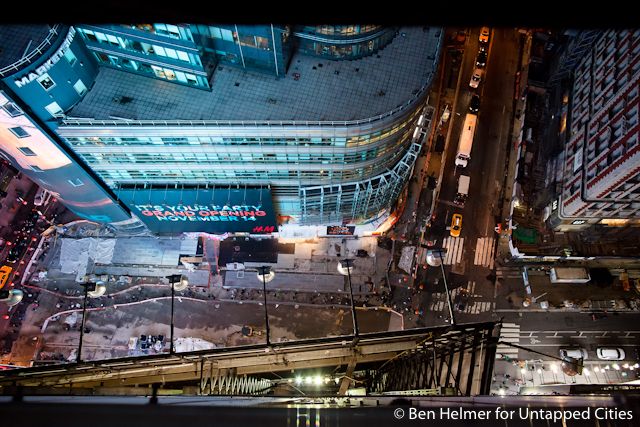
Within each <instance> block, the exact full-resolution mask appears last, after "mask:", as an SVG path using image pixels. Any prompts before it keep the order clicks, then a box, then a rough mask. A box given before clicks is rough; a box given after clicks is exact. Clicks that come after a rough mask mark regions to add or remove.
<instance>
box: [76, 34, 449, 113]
mask: <svg viewBox="0 0 640 427" xmlns="http://www.w3.org/2000/svg"><path fill="white" fill-rule="evenodd" d="M439 36H440V28H426V29H424V30H423V28H422V27H406V28H401V29H400V30H399V32H398V34H397V35H396V37H395V38H394V39H393V40H392V42H391V43H390V44H389V45H387V46H386V47H385V48H384V49H382V50H380V51H379V52H378V53H377V54H374V55H372V56H369V57H366V58H362V59H357V60H352V61H330V60H327V59H322V58H317V57H312V56H308V55H301V54H299V53H296V54H295V55H294V56H293V58H292V60H291V63H290V66H289V69H288V72H287V76H286V78H280V79H277V78H276V77H275V76H273V75H266V74H261V73H257V72H253V71H245V70H242V69H238V68H234V67H231V66H227V65H221V66H219V67H218V69H217V70H216V71H215V72H214V74H213V77H212V82H211V83H212V91H211V92H208V91H205V90H199V89H194V88H190V87H185V86H182V85H178V84H175V83H169V82H165V81H161V80H157V79H152V78H148V77H143V76H139V75H136V74H132V73H128V72H123V71H119V70H114V69H111V68H108V67H101V70H100V73H99V75H98V78H97V81H96V84H95V86H94V87H93V89H91V90H90V91H89V93H88V94H87V95H86V96H85V97H84V99H83V100H82V101H81V102H80V103H78V104H77V105H76V106H75V107H74V108H73V109H72V110H71V111H70V112H69V113H68V116H69V118H93V119H98V120H108V119H111V118H124V119H133V120H250V121H254V120H256V121H262V120H302V121H304V120H310V121H315V120H320V121H330V120H336V121H338V120H339V121H342V120H357V119H365V118H369V117H373V116H376V115H378V114H384V113H386V112H388V111H391V110H393V109H394V108H396V107H399V106H400V105H402V104H404V103H406V102H407V101H409V100H410V99H412V97H413V96H414V95H415V94H416V93H418V91H419V90H420V89H421V88H422V87H423V86H424V85H425V84H428V83H430V82H431V76H432V74H433V73H434V68H435V62H436V61H437V53H438V47H439V44H440V40H441V38H440V37H439ZM123 97H126V98H130V99H131V101H130V102H127V103H124V104H122V103H120V102H118V101H119V100H120V99H123Z"/></svg>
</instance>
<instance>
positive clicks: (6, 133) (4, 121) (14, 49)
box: [0, 25, 141, 231]
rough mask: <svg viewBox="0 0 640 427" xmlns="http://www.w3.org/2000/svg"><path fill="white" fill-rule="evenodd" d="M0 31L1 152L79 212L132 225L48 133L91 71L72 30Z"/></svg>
mask: <svg viewBox="0 0 640 427" xmlns="http://www.w3.org/2000/svg"><path fill="white" fill-rule="evenodd" d="M0 37H1V38H2V40H3V42H5V43H3V48H4V51H3V54H2V57H1V58H0V79H1V81H0V156H2V157H3V158H5V159H7V160H9V161H10V162H11V163H12V164H13V165H14V166H15V167H16V168H18V169H19V170H20V171H21V172H22V173H24V174H25V175H27V176H28V177H29V178H30V179H31V180H32V181H33V182H35V183H36V184H37V185H39V186H41V187H43V188H45V189H47V190H49V191H50V192H51V193H52V194H54V195H55V196H56V197H57V198H58V199H59V200H60V201H61V202H62V203H64V204H65V205H66V206H67V207H68V208H69V209H71V210H72V211H73V212H75V213H76V214H78V215H79V216H81V217H84V218H87V219H90V220H93V221H100V222H106V223H110V224H113V225H114V226H115V227H118V228H121V229H128V230H132V231H133V230H136V229H139V228H140V226H141V224H140V223H139V221H138V220H137V219H136V218H132V217H131V215H130V212H129V210H128V209H127V208H126V206H124V205H123V204H121V203H119V202H118V201H117V200H116V198H115V195H114V193H113V192H111V191H110V190H109V189H108V187H106V186H104V183H103V182H102V180H100V179H99V178H98V177H97V176H96V175H95V174H94V173H93V172H92V171H91V170H90V169H89V168H87V167H86V165H84V164H83V162H82V161H81V160H80V159H79V158H78V156H77V155H75V153H74V152H73V151H72V150H69V149H68V148H67V146H66V144H65V143H63V142H62V141H61V140H60V137H59V136H58V135H57V134H56V132H55V129H56V128H57V127H58V124H59V119H60V118H61V117H63V115H64V112H65V111H67V110H69V109H70V108H71V107H72V106H73V105H75V104H76V103H78V102H79V101H80V100H81V99H82V97H83V96H84V95H85V94H86V93H87V91H88V88H90V87H91V86H92V84H93V82H94V79H95V77H96V76H97V74H98V66H97V64H96V63H95V62H94V61H93V60H92V59H91V58H90V56H89V52H88V50H87V49H86V47H85V46H84V44H83V43H82V41H81V40H79V38H78V37H77V34H76V31H75V29H74V28H73V27H69V26H63V25H54V26H51V27H48V26H12V27H1V30H0ZM8 40H9V41H11V42H10V43H6V41H8ZM25 47H26V49H25Z"/></svg>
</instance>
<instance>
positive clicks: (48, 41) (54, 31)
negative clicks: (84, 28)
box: [0, 24, 61, 77]
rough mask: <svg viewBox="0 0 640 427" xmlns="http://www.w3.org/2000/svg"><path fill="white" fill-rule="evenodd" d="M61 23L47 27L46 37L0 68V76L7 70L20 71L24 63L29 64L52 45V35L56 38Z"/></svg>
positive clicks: (3, 75)
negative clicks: (16, 59) (9, 63)
mask: <svg viewBox="0 0 640 427" xmlns="http://www.w3.org/2000/svg"><path fill="white" fill-rule="evenodd" d="M60 27H61V25H60V24H55V25H53V26H52V27H51V28H50V29H49V34H48V35H47V37H46V38H45V39H44V40H43V41H42V42H41V43H40V44H39V45H38V46H37V47H36V48H35V49H33V50H32V51H31V52H30V53H29V54H27V55H25V56H23V57H22V58H20V59H19V60H18V61H16V62H14V63H13V64H11V65H8V66H6V67H4V68H0V76H1V77H5V74H7V73H8V72H9V71H14V72H15V71H20V69H21V68H22V67H23V66H24V65H25V64H30V63H31V62H32V61H33V60H34V59H37V58H40V56H41V55H42V54H43V53H44V52H45V51H46V49H48V48H49V47H50V46H53V43H54V40H53V39H54V37H55V38H56V39H57V36H58V33H59V31H58V30H59V29H60Z"/></svg>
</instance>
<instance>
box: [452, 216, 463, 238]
mask: <svg viewBox="0 0 640 427" xmlns="http://www.w3.org/2000/svg"><path fill="white" fill-rule="evenodd" d="M461 230H462V215H460V214H453V217H452V218H451V231H450V234H451V236H452V237H459V236H460V231H461Z"/></svg>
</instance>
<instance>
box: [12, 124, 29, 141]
mask: <svg viewBox="0 0 640 427" xmlns="http://www.w3.org/2000/svg"><path fill="white" fill-rule="evenodd" d="M9 130H10V131H11V133H13V134H14V135H15V136H17V137H18V138H26V137H28V136H29V132H27V131H26V130H24V129H22V128H21V127H20V126H16V127H14V128H9Z"/></svg>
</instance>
